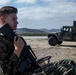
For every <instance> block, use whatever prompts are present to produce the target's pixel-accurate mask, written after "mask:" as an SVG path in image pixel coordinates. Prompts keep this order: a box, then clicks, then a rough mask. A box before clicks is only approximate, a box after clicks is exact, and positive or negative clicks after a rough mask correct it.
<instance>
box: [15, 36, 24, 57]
mask: <svg viewBox="0 0 76 75" xmlns="http://www.w3.org/2000/svg"><path fill="white" fill-rule="evenodd" d="M23 47H24V42H23V40H22V39H21V38H20V37H18V39H17V40H16V36H15V38H14V48H15V50H14V53H15V54H16V55H17V56H18V57H19V56H20V53H21V51H22V49H23Z"/></svg>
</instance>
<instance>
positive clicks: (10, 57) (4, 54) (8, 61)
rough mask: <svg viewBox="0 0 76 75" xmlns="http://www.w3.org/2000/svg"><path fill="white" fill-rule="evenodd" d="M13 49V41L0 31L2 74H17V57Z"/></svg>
mask: <svg viewBox="0 0 76 75" xmlns="http://www.w3.org/2000/svg"><path fill="white" fill-rule="evenodd" d="M13 51H14V45H13V42H12V41H11V40H10V39H8V38H7V37H6V36H4V35H3V34H1V33H0V63H1V67H2V69H3V72H4V75H17V67H18V64H19V58H18V57H17V56H16V55H15V54H14V53H13Z"/></svg>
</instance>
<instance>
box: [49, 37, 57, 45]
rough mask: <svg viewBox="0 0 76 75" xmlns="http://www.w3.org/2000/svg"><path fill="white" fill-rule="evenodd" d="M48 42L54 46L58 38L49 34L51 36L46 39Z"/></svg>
mask: <svg viewBox="0 0 76 75" xmlns="http://www.w3.org/2000/svg"><path fill="white" fill-rule="evenodd" d="M48 43H49V45H51V46H55V45H57V43H58V40H57V38H56V37H55V36H51V37H49V39H48Z"/></svg>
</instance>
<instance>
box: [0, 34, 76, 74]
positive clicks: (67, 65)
mask: <svg viewBox="0 0 76 75" xmlns="http://www.w3.org/2000/svg"><path fill="white" fill-rule="evenodd" d="M13 51H14V45H13V42H12V41H11V40H10V39H8V38H7V37H6V36H4V35H3V34H0V64H1V67H2V69H3V73H4V75H76V73H75V72H76V64H75V63H74V61H72V60H62V61H59V62H55V63H50V64H46V65H44V66H43V69H42V71H40V72H37V73H34V74H32V71H31V69H30V70H29V72H25V73H24V74H21V73H19V72H18V70H17V69H18V66H19V64H20V62H21V59H20V58H18V57H17V56H16V55H15V54H14V53H13ZM51 67H53V68H51Z"/></svg>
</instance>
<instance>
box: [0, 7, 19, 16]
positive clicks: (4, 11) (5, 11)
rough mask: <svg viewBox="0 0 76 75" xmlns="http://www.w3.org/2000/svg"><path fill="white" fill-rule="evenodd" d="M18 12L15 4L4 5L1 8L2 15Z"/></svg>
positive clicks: (0, 14)
mask: <svg viewBox="0 0 76 75" xmlns="http://www.w3.org/2000/svg"><path fill="white" fill-rule="evenodd" d="M17 12H18V10H17V8H15V7H13V6H4V7H2V8H0V17H1V16H6V15H9V14H11V13H15V14H17Z"/></svg>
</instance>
